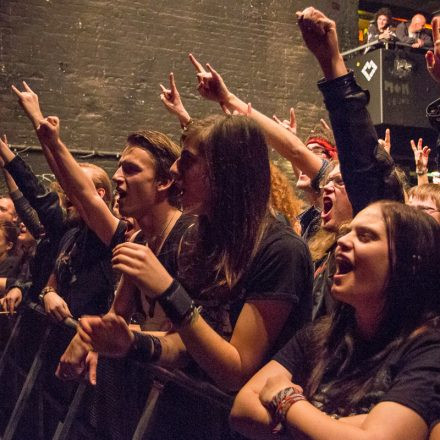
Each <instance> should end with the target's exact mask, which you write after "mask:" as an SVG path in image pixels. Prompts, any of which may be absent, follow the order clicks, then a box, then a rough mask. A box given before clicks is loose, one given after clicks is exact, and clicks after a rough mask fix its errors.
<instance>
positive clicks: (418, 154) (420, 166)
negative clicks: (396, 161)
mask: <svg viewBox="0 0 440 440" xmlns="http://www.w3.org/2000/svg"><path fill="white" fill-rule="evenodd" d="M411 149H412V151H413V153H414V162H415V163H416V173H417V174H419V175H420V174H426V173H427V172H428V160H429V153H431V149H430V148H429V147H427V146H425V147H423V139H422V138H420V139H419V140H418V142H417V146H416V143H415V142H414V140H411Z"/></svg>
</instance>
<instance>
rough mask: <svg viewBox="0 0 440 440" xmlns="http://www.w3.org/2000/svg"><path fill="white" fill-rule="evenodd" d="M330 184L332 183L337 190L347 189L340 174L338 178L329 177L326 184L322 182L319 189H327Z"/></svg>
mask: <svg viewBox="0 0 440 440" xmlns="http://www.w3.org/2000/svg"><path fill="white" fill-rule="evenodd" d="M330 183H332V184H333V186H334V187H335V188H339V189H341V188H344V187H345V183H344V181H343V180H342V176H341V175H340V174H337V175H336V176H333V177H329V178H328V179H327V180H326V181H325V182H322V183H321V184H320V185H319V189H323V188H324V187H326V186H327V185H329V184H330Z"/></svg>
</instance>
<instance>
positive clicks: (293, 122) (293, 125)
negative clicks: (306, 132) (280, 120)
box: [289, 107, 296, 133]
mask: <svg viewBox="0 0 440 440" xmlns="http://www.w3.org/2000/svg"><path fill="white" fill-rule="evenodd" d="M289 113H290V123H289V125H290V128H291V129H292V130H294V131H295V133H296V115H295V109H294V108H293V107H290V112H289Z"/></svg>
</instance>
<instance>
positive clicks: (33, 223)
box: [0, 135, 41, 238]
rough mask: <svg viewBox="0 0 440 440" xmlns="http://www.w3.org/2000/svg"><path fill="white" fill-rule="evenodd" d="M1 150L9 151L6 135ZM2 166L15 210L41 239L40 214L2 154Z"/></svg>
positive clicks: (35, 236)
mask: <svg viewBox="0 0 440 440" xmlns="http://www.w3.org/2000/svg"><path fill="white" fill-rule="evenodd" d="M0 149H1V150H3V149H9V147H8V140H7V138H6V135H5V136H4V137H3V139H0ZM0 165H1V168H2V172H3V175H4V177H5V182H6V186H7V187H8V190H9V195H10V197H11V199H12V201H13V202H14V206H15V210H16V212H17V214H18V216H19V217H20V220H21V221H22V222H23V223H24V224H25V226H26V227H27V228H28V229H29V231H30V233H31V234H32V236H33V237H34V238H39V236H40V232H41V223H40V220H39V218H38V214H37V213H36V211H35V210H34V209H33V208H32V206H30V204H29V202H28V200H27V199H26V198H25V197H24V196H23V194H22V193H21V191H20V190H19V188H18V186H17V184H16V183H15V180H14V178H13V177H12V176H11V174H9V172H8V170H6V169H5V162H4V161H3V160H2V159H1V154H0Z"/></svg>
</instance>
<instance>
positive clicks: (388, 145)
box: [379, 128, 391, 155]
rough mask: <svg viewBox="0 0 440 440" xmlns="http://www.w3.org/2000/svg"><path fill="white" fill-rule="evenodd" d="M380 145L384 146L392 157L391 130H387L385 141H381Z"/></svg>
mask: <svg viewBox="0 0 440 440" xmlns="http://www.w3.org/2000/svg"><path fill="white" fill-rule="evenodd" d="M379 143H380V144H381V145H382V147H383V148H384V150H385V151H386V152H387V153H388V154H389V155H391V131H390V129H389V128H387V129H386V130H385V139H379Z"/></svg>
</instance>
